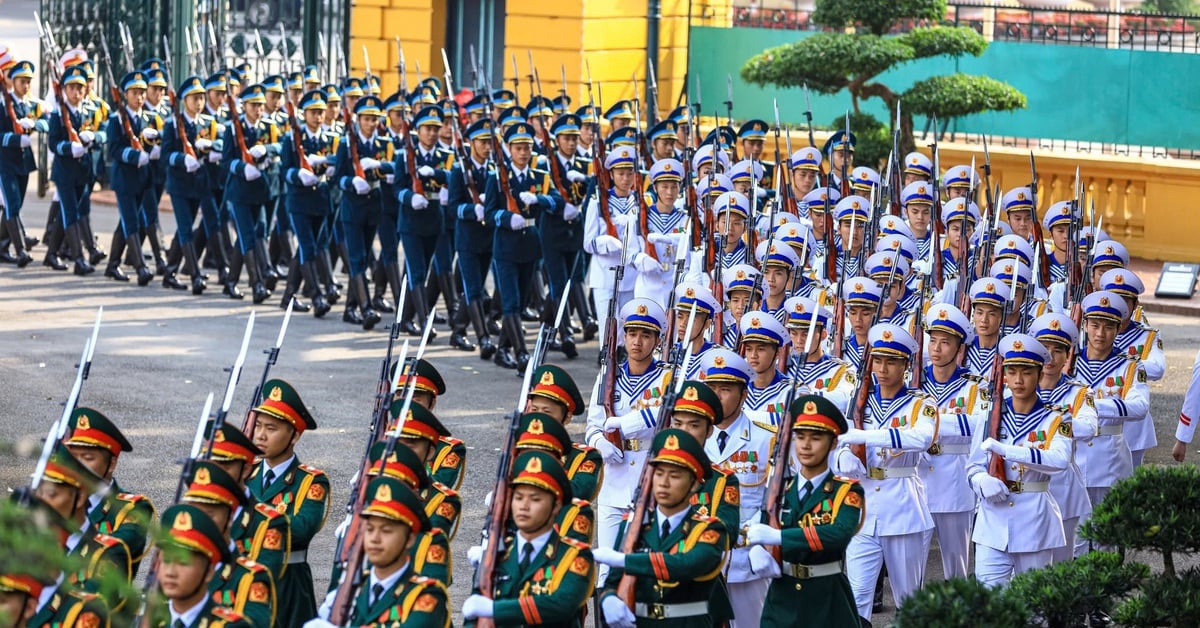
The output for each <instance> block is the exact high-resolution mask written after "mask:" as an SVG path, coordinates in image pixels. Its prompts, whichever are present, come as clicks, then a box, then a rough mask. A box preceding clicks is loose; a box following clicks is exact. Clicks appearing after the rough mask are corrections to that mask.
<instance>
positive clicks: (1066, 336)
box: [1029, 312, 1096, 563]
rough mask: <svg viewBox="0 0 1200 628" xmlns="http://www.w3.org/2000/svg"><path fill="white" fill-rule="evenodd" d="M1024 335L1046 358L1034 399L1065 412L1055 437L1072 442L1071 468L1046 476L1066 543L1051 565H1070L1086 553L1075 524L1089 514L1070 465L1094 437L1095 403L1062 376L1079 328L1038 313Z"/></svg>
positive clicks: (1088, 505)
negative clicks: (1082, 442) (1039, 346)
mask: <svg viewBox="0 0 1200 628" xmlns="http://www.w3.org/2000/svg"><path fill="white" fill-rule="evenodd" d="M1029 335H1030V336H1033V337H1034V338H1037V339H1038V341H1039V342H1041V343H1042V346H1043V347H1046V351H1047V353H1049V354H1050V359H1049V360H1047V361H1046V364H1045V365H1043V366H1042V379H1041V381H1040V382H1039V383H1038V396H1039V397H1041V398H1042V402H1043V403H1045V404H1046V405H1049V406H1056V407H1060V408H1063V409H1065V412H1066V416H1065V417H1064V419H1063V424H1064V425H1066V426H1067V430H1066V431H1064V430H1059V435H1058V437H1057V438H1069V439H1071V464H1070V465H1069V466H1067V468H1066V469H1065V470H1063V472H1062V473H1056V474H1054V475H1053V476H1051V477H1050V494H1051V495H1053V496H1054V501H1055V502H1057V503H1058V509H1059V510H1060V511H1061V512H1062V519H1063V534H1064V536H1065V537H1066V544H1065V545H1063V546H1062V547H1060V548H1058V549H1056V550H1054V562H1056V563H1058V562H1062V561H1064V560H1070V559H1072V558H1074V557H1077V556H1080V555H1082V554H1085V553H1087V550H1088V547H1087V543H1086V542H1083V541H1082V540H1080V539H1078V538H1077V535H1076V532H1077V530H1078V529H1079V524H1081V523H1083V522H1084V521H1086V520H1087V518H1088V517H1089V516H1090V515H1091V514H1092V502H1091V499H1089V498H1088V494H1087V483H1086V482H1084V479H1083V471H1082V470H1080V468H1079V465H1078V464H1076V463H1075V451H1076V449H1077V448H1078V444H1077V442H1078V441H1080V440H1087V439H1090V438H1092V437H1093V436H1095V435H1096V403H1095V400H1094V399H1092V391H1091V389H1090V388H1088V387H1087V386H1084V385H1083V384H1080V383H1079V382H1076V381H1074V380H1072V379H1070V378H1068V377H1067V376H1066V374H1064V373H1063V371H1064V370H1065V369H1066V366H1067V363H1068V362H1070V360H1071V352H1072V349H1074V348H1075V347H1076V346H1077V345H1078V344H1079V328H1078V327H1076V326H1075V322H1074V321H1072V320H1071V317H1069V316H1067V315H1065V314H1055V313H1054V312H1051V313H1049V314H1043V315H1041V316H1039V317H1037V318H1036V319H1034V320H1033V322H1032V323H1030V325H1029Z"/></svg>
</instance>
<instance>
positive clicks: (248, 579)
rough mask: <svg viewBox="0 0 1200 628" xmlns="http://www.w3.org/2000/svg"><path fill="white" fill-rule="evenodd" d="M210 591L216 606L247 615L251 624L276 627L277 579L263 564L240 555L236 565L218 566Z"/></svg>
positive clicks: (265, 627) (209, 582)
mask: <svg viewBox="0 0 1200 628" xmlns="http://www.w3.org/2000/svg"><path fill="white" fill-rule="evenodd" d="M208 592H209V599H210V600H211V602H212V604H213V605H215V606H223V607H225V608H228V609H229V610H232V611H233V612H235V613H237V614H238V615H241V616H243V617H244V618H245V619H246V622H247V624H248V625H251V626H254V627H255V628H259V627H262V628H270V627H271V626H274V625H275V602H276V600H275V580H274V579H273V578H272V577H271V573H270V572H269V571H268V570H267V567H266V566H265V565H263V564H261V563H256V562H254V561H252V560H250V559H249V558H246V557H245V556H239V557H238V559H237V561H235V562H233V563H222V564H219V565H217V568H216V571H215V572H214V573H213V578H212V580H209V581H208Z"/></svg>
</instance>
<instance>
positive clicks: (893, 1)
mask: <svg viewBox="0 0 1200 628" xmlns="http://www.w3.org/2000/svg"><path fill="white" fill-rule="evenodd" d="M945 16H946V0H821V1H820V2H817V10H816V11H814V12H813V15H812V21H813V22H814V23H816V24H820V25H821V26H828V27H830V28H836V29H842V28H846V27H848V26H855V25H862V26H863V27H864V28H866V29H867V30H868V31H869V32H871V33H873V34H875V35H882V34H884V33H886V32H888V31H889V30H890V29H891V28H892V26H893V25H895V23H896V22H897V21H899V20H901V19H909V18H912V19H918V20H929V21H937V20H941V19H942V18H944V17H945Z"/></svg>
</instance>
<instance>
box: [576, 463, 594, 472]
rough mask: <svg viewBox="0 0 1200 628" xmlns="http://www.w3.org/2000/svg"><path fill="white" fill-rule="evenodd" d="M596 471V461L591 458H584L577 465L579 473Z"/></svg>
mask: <svg viewBox="0 0 1200 628" xmlns="http://www.w3.org/2000/svg"><path fill="white" fill-rule="evenodd" d="M595 471H596V463H594V462H592V461H591V460H584V461H583V464H581V465H579V472H580V473H594V472H595Z"/></svg>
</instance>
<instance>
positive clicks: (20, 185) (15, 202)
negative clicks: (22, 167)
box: [0, 172, 29, 219]
mask: <svg viewBox="0 0 1200 628" xmlns="http://www.w3.org/2000/svg"><path fill="white" fill-rule="evenodd" d="M28 188H29V175H27V174H9V173H7V172H6V173H0V193H2V194H4V217H5V218H9V219H11V218H20V217H21V206H22V205H24V204H25V190H27V189H28Z"/></svg>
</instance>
